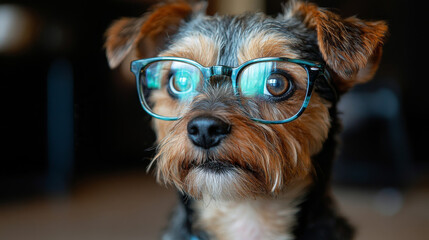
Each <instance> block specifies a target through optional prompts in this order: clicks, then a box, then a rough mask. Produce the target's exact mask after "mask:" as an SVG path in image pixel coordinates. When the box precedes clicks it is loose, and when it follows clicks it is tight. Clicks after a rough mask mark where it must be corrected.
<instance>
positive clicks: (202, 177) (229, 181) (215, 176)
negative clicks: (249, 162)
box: [186, 168, 246, 200]
mask: <svg viewBox="0 0 429 240" xmlns="http://www.w3.org/2000/svg"><path fill="white" fill-rule="evenodd" d="M242 174H243V173H240V170H236V169H235V170H230V171H225V172H222V173H215V172H213V171H208V170H204V169H200V168H195V169H193V170H192V171H191V172H189V174H188V176H187V177H186V185H187V189H188V192H189V193H191V195H193V196H195V197H197V198H202V199H203V200H231V199H237V198H240V197H243V196H240V193H243V189H242V187H243V186H245V185H246V184H244V182H245V179H244V178H242V177H241V176H242Z"/></svg>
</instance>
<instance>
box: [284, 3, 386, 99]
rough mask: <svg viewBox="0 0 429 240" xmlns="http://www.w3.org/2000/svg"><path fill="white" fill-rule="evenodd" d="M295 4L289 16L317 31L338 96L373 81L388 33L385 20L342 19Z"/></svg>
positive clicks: (312, 7) (305, 5)
mask: <svg viewBox="0 0 429 240" xmlns="http://www.w3.org/2000/svg"><path fill="white" fill-rule="evenodd" d="M294 4H295V6H294V8H293V10H292V14H294V15H297V16H299V17H301V18H302V19H303V21H304V23H305V24H307V26H308V27H310V28H314V29H315V30H316V31H317V36H318V42H319V48H320V51H321V52H322V55H323V58H324V59H325V61H326V63H327V65H328V66H329V68H330V69H331V70H332V71H333V72H334V73H335V74H334V75H335V78H334V80H335V84H336V85H337V88H338V90H339V91H340V92H341V93H343V92H345V91H347V90H348V89H349V88H351V87H352V86H353V85H355V84H356V83H363V82H366V81H368V80H370V79H371V78H372V76H373V75H374V73H375V72H376V70H377V67H378V63H379V61H380V59H381V55H382V45H383V42H384V40H385V36H386V33H387V25H386V23H385V22H384V21H376V22H369V21H364V20H361V19H358V18H356V17H349V18H346V19H343V18H341V17H340V16H339V15H337V14H335V13H333V12H330V11H327V10H323V9H320V8H318V7H317V6H316V5H315V4H312V3H302V2H297V3H294Z"/></svg>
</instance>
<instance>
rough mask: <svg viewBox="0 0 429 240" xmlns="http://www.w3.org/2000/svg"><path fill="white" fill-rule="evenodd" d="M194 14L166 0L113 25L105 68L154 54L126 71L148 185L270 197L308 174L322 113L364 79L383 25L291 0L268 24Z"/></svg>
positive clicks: (260, 17)
mask: <svg viewBox="0 0 429 240" xmlns="http://www.w3.org/2000/svg"><path fill="white" fill-rule="evenodd" d="M204 11H205V3H204V2H202V3H198V4H193V5H191V4H188V3H186V2H183V1H177V2H170V3H164V4H161V5H158V6H156V7H154V8H153V9H152V10H151V11H150V12H148V13H146V14H144V15H143V16H142V17H140V18H123V19H121V20H119V21H117V22H115V23H114V24H113V25H112V26H111V27H110V28H109V29H108V31H107V41H106V49H107V57H108V60H109V64H110V66H111V67H116V66H117V65H118V64H120V63H121V62H122V61H123V60H124V59H125V57H126V56H127V55H128V54H130V53H131V52H133V53H134V54H135V55H136V56H137V57H138V58H139V59H141V58H151V57H157V56H158V57H164V58H157V59H152V60H143V61H141V62H139V64H137V63H135V64H134V65H133V66H134V67H135V68H136V69H134V71H135V74H136V76H137V79H138V81H139V82H140V85H139V88H141V89H139V90H140V95H141V96H140V97H141V100H142V103H143V104H144V106H145V108H146V110H147V111H149V112H150V113H151V114H152V115H153V116H156V117H157V118H155V119H154V122H153V123H154V124H153V125H154V129H155V131H156V133H157V136H158V142H159V149H158V153H157V155H156V157H155V158H154V161H156V169H157V170H156V173H157V177H158V180H159V181H161V182H164V183H168V184H173V185H175V186H176V187H177V188H178V189H179V190H181V191H185V192H186V193H187V194H189V195H191V196H193V197H195V198H202V197H205V196H208V197H211V198H215V199H219V198H222V199H231V198H242V197H254V196H260V195H269V194H274V195H275V194H277V193H279V192H281V191H282V189H284V188H285V186H287V185H288V184H290V183H291V182H294V181H299V180H301V179H304V178H306V177H307V176H309V174H310V173H311V172H312V169H313V166H312V161H311V157H312V156H313V155H315V154H316V153H318V152H319V151H320V150H321V148H322V145H323V143H324V141H325V140H326V139H327V137H328V131H329V129H330V127H331V119H330V114H329V109H330V107H331V106H332V105H333V103H335V101H336V96H337V95H341V94H342V93H344V92H346V91H347V90H348V89H349V88H351V87H352V86H353V85H355V84H357V83H363V82H366V81H368V80H369V79H371V77H372V76H373V75H374V73H375V71H376V69H377V66H378V63H379V61H380V58H381V54H382V44H383V40H384V37H385V34H386V32H387V26H386V24H385V23H384V22H381V21H379V22H368V21H363V20H360V19H357V18H354V17H351V18H346V19H343V18H341V17H340V16H338V15H337V14H334V13H332V12H330V11H327V10H323V9H320V8H318V7H317V6H316V5H314V4H310V3H302V2H296V1H292V2H291V3H289V4H288V5H286V6H285V8H284V12H283V13H282V14H280V15H278V16H277V17H275V18H272V17H268V16H265V15H264V14H261V13H257V14H250V13H247V14H243V15H239V16H218V15H216V16H207V15H205V13H204ZM183 59H185V60H183ZM255 59H257V60H255ZM290 59H292V60H290ZM297 59H298V60H297ZM213 66H215V67H213ZM309 79H311V82H310V81H309ZM200 85H201V86H200ZM309 85H311V87H309ZM313 88H314V91H313V94H312V95H311V93H310V96H311V101H310V102H309V103H308V101H309V100H310V98H309V92H311V91H310V90H311V89H313ZM309 89H310V90H309ZM188 90H189V91H190V92H191V93H190V92H189V91H188ZM191 90H192V91H191ZM184 93H186V94H184ZM183 99H185V100H183ZM307 104H308V106H307ZM303 105H305V106H306V110H305V111H303ZM148 109H149V110H148ZM304 109H305V107H304ZM298 116H299V117H298ZM163 117H164V118H163ZM285 119H288V120H287V121H282V120H285ZM166 120H175V121H166ZM292 120H293V121H292ZM279 122H282V123H283V124H272V123H279ZM285 122H287V123H285Z"/></svg>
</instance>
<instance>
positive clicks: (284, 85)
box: [264, 72, 292, 97]
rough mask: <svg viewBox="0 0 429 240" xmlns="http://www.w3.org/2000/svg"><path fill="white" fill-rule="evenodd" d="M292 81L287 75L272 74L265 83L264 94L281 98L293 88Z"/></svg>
mask: <svg viewBox="0 0 429 240" xmlns="http://www.w3.org/2000/svg"><path fill="white" fill-rule="evenodd" d="M291 85H292V83H291V81H289V79H288V78H287V76H286V75H285V74H282V73H277V72H275V73H271V74H270V75H269V76H268V77H267V80H266V81H265V89H264V94H265V95H268V96H273V97H281V96H283V95H284V94H285V93H287V92H288V91H289V89H290V88H291Z"/></svg>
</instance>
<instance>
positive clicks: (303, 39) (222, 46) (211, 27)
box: [162, 13, 322, 67]
mask: <svg viewBox="0 0 429 240" xmlns="http://www.w3.org/2000/svg"><path fill="white" fill-rule="evenodd" d="M280 19H281V20H280ZM196 33H199V34H201V36H205V37H207V38H208V39H210V40H212V41H213V43H214V46H216V49H217V53H216V54H215V55H216V57H217V59H216V63H215V64H216V65H226V66H232V67H236V66H238V65H239V64H240V63H241V62H242V61H244V60H250V59H247V58H243V56H251V55H252V54H244V53H243V51H241V52H240V50H242V49H244V48H247V47H248V46H246V45H248V44H249V43H252V41H251V39H253V38H261V36H262V35H265V36H266V37H267V36H273V37H274V36H275V38H277V39H274V38H273V39H271V41H274V40H276V41H279V42H280V43H282V44H281V45H280V46H276V47H277V48H278V47H284V48H285V49H289V50H291V53H293V55H294V56H296V57H298V56H299V58H305V59H307V60H314V61H322V57H321V54H320V51H319V50H318V48H317V36H316V34H315V33H314V32H312V31H309V30H308V29H307V28H306V27H305V26H304V25H303V24H302V22H301V21H299V20H297V19H294V18H288V19H282V16H279V17H277V18H271V17H267V16H265V15H263V14H260V13H255V14H250V15H249V14H243V15H238V16H217V15H215V16H213V17H208V16H203V15H198V16H196V17H195V18H193V19H191V20H190V21H188V22H186V23H184V25H183V26H182V27H181V28H180V29H179V31H178V33H177V34H176V35H175V36H174V37H173V38H172V39H171V40H170V42H171V43H178V42H186V41H187V40H188V39H189V37H190V36H195V34H196ZM201 36H200V37H201ZM173 45H174V44H173ZM253 45H255V42H253ZM283 45H284V46H283ZM209 50H214V49H212V48H210V49H209ZM249 50H250V49H249ZM207 54H211V52H208V53H207ZM162 55H165V54H164V53H163V54H162ZM253 55H255V54H253ZM275 55H276V56H278V55H279V52H278V51H276V52H275ZM240 56H241V57H242V58H243V59H239V58H240ZM259 57H261V56H259ZM255 58H256V56H255Z"/></svg>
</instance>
